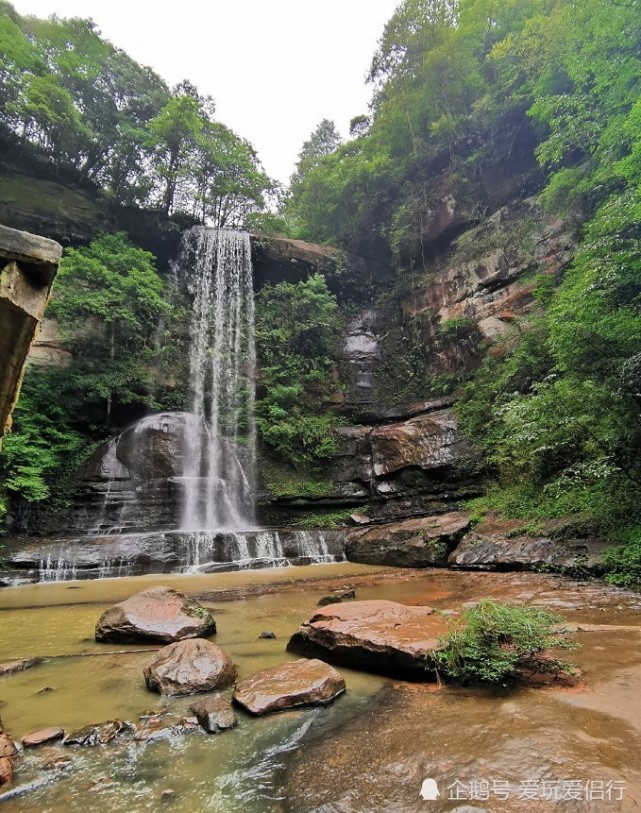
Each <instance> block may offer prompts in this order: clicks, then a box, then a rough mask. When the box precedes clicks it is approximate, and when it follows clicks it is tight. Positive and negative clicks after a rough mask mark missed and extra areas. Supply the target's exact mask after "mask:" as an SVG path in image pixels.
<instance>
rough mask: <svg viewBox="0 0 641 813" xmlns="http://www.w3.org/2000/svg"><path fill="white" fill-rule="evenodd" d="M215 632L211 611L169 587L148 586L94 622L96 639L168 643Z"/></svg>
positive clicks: (111, 608) (205, 635)
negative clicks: (147, 588) (148, 587)
mask: <svg viewBox="0 0 641 813" xmlns="http://www.w3.org/2000/svg"><path fill="white" fill-rule="evenodd" d="M215 632H216V624H215V622H214V619H213V618H212V616H211V613H210V612H209V611H208V610H206V609H205V608H204V607H203V606H202V605H201V604H199V603H198V602H197V601H194V599H191V598H189V597H188V596H185V595H183V593H179V592H178V591H177V590H172V589H171V588H169V587H152V588H150V589H149V590H143V591H142V592H141V593H137V594H136V595H135V596H131V598H128V599H126V600H125V601H122V602H120V603H119V604H114V606H113V607H110V608H109V609H108V610H106V611H105V612H104V613H103V614H102V616H101V617H100V620H99V621H98V624H97V625H96V641H105V642H110V643H111V642H122V643H136V642H138V641H160V642H162V643H170V642H173V641H181V640H183V639H184V638H203V637H207V636H209V635H213V634H214V633H215Z"/></svg>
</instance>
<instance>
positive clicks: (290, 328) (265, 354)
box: [256, 274, 339, 467]
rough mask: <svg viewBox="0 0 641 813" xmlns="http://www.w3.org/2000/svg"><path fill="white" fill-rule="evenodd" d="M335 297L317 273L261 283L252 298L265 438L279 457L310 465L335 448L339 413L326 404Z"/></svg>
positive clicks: (258, 407) (260, 421) (260, 413)
mask: <svg viewBox="0 0 641 813" xmlns="http://www.w3.org/2000/svg"><path fill="white" fill-rule="evenodd" d="M338 328H339V318H338V305H337V303H336V298H335V297H334V296H333V295H332V294H331V293H330V291H329V289H328V288H327V283H326V282H325V278H324V277H323V276H321V275H320V274H315V275H312V276H311V277H309V279H307V280H305V281H303V282H298V283H295V284H292V283H288V282H281V283H279V284H278V285H274V286H270V285H268V286H265V287H264V288H262V289H261V291H260V292H259V294H258V296H257V298H256V345H257V349H258V352H259V365H260V379H259V400H258V402H257V405H256V422H257V426H258V429H259V432H260V435H261V438H262V439H263V441H264V442H265V443H266V444H267V446H269V448H270V449H272V451H273V452H274V453H275V454H276V455H277V456H278V457H279V458H280V459H281V460H283V461H286V462H289V463H291V464H294V465H296V466H304V467H305V466H306V467H314V466H315V465H318V464H319V463H320V462H322V461H326V460H328V459H330V458H332V457H333V456H334V454H335V452H336V441H335V438H334V436H333V429H334V427H335V426H336V425H337V423H338V422H337V419H336V417H335V416H334V414H333V412H331V411H330V410H327V411H324V410H326V409H327V405H328V398H329V396H330V395H331V394H332V392H333V391H334V389H335V384H334V383H333V381H332V378H331V372H332V365H333V353H334V348H335V343H336V341H337V337H338Z"/></svg>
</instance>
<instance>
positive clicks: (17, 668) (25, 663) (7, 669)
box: [0, 658, 42, 677]
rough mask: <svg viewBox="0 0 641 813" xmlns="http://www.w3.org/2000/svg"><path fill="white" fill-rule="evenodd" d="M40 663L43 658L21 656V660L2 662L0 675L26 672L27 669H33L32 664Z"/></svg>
mask: <svg viewBox="0 0 641 813" xmlns="http://www.w3.org/2000/svg"><path fill="white" fill-rule="evenodd" d="M39 663H42V658H20V659H19V660H15V661H6V662H5V663H0V677H5V676H7V675H15V674H17V673H18V672H24V671H25V669H31V667H32V666H37V665H38V664H39Z"/></svg>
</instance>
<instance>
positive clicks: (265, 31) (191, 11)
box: [11, 0, 400, 182]
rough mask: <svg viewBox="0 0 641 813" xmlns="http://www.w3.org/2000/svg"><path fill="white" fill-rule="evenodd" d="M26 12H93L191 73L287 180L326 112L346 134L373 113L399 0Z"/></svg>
mask: <svg viewBox="0 0 641 813" xmlns="http://www.w3.org/2000/svg"><path fill="white" fill-rule="evenodd" d="M11 1H12V3H13V5H14V7H15V9H16V10H17V11H18V12H19V13H20V14H35V15H36V16H38V17H48V16H50V15H51V14H57V15H58V16H59V17H73V16H78V17H91V18H92V19H93V20H94V21H95V22H96V23H97V25H98V27H99V28H100V30H101V32H102V34H103V35H104V36H105V37H106V38H107V39H109V40H111V42H112V43H113V44H114V45H116V46H118V47H119V48H122V49H123V50H125V51H127V53H128V54H129V55H130V56H132V57H133V58H134V59H136V60H137V61H138V62H141V63H142V64H143V65H150V66H151V67H152V68H154V70H156V72H157V73H159V74H160V75H161V76H162V77H163V78H164V79H165V80H166V81H167V82H168V83H169V84H170V85H174V84H176V83H177V82H179V81H180V80H181V79H189V80H191V81H192V82H193V83H194V84H196V85H197V86H198V88H199V90H200V92H201V93H205V94H210V95H211V96H213V97H214V100H215V102H216V108H217V116H218V118H219V119H220V120H221V121H222V122H224V123H225V124H226V125H227V126H228V127H231V128H232V129H233V130H235V131H236V132H237V133H238V134H239V135H240V136H243V137H244V138H247V139H249V140H250V141H251V142H252V144H253V145H254V146H255V147H256V149H257V151H258V154H259V157H260V159H261V160H262V162H263V166H264V167H265V170H266V171H267V173H268V174H269V175H271V176H272V177H275V178H277V179H278V180H281V181H284V182H286V181H287V180H288V179H289V176H290V175H291V173H292V171H293V168H294V164H295V163H296V159H297V155H298V153H299V151H300V148H301V146H302V143H303V141H305V139H307V138H308V137H309V134H310V133H311V132H312V130H313V129H314V128H315V127H316V125H317V124H318V123H319V121H320V120H321V119H323V118H329V119H333V120H334V121H335V122H336V125H337V127H338V129H339V131H340V132H341V133H342V134H343V135H344V136H347V134H348V125H349V121H350V119H351V118H352V117H353V116H356V115H359V114H360V113H367V103H368V101H369V98H370V92H371V89H370V87H369V86H366V85H365V81H364V80H365V75H366V73H367V71H368V68H369V65H370V61H371V58H372V54H373V53H374V50H375V48H376V44H377V41H378V39H379V37H380V36H381V34H382V33H383V27H384V25H385V23H386V22H387V20H388V19H389V18H390V17H391V16H392V14H393V13H394V10H395V8H396V6H397V5H398V2H400V0H226V1H225V2H222V0H153V1H152V2H148V1H147V0H11Z"/></svg>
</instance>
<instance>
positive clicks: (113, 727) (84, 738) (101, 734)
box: [63, 720, 135, 746]
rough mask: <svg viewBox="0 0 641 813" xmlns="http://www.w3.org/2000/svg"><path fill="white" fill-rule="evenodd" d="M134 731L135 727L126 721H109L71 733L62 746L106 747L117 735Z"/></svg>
mask: <svg viewBox="0 0 641 813" xmlns="http://www.w3.org/2000/svg"><path fill="white" fill-rule="evenodd" d="M134 731H135V726H134V725H133V724H132V723H130V722H127V721H126V720H109V721H108V722H106V723H96V724H93V725H87V726H83V728H79V729H78V730H77V731H72V732H71V734H68V735H67V736H66V737H65V739H64V742H63V745H86V746H95V745H106V744H107V743H108V742H111V741H112V740H114V739H115V738H116V737H118V736H119V735H121V734H133V733H134Z"/></svg>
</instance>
